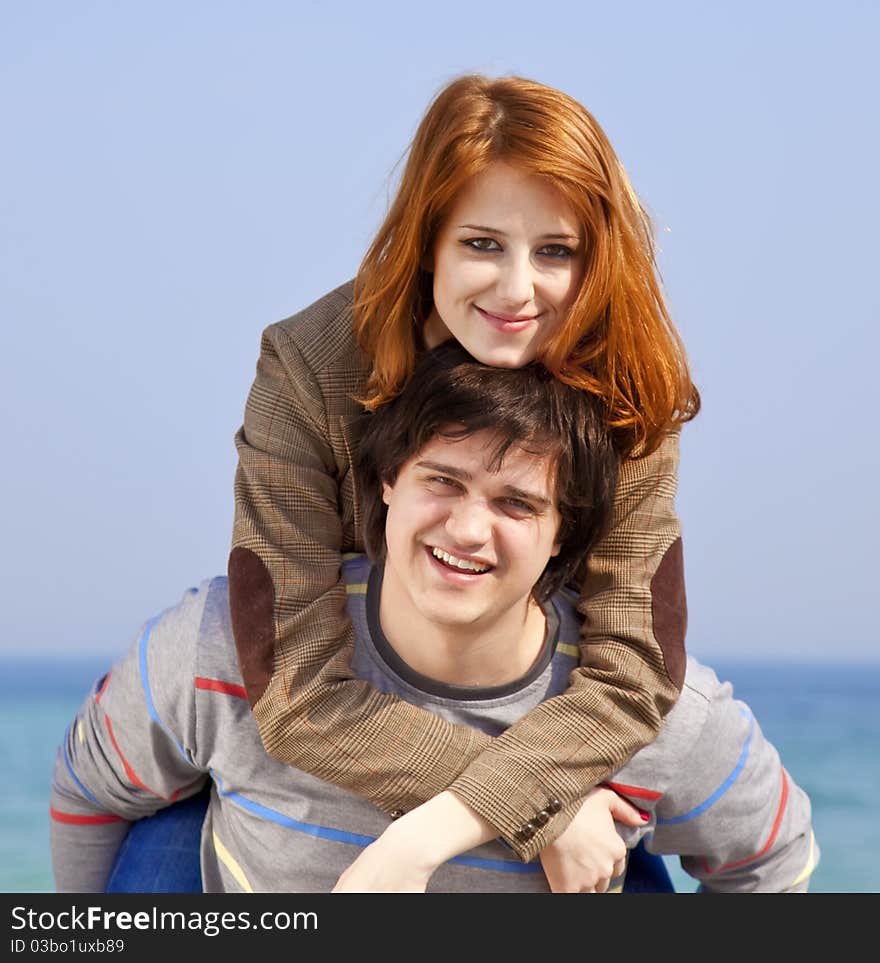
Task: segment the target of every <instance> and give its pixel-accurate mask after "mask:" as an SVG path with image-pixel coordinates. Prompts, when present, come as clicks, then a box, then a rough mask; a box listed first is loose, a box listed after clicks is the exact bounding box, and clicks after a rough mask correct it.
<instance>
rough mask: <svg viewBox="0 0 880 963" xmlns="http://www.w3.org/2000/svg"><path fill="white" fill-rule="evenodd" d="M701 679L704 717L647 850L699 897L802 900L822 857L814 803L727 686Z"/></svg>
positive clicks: (659, 809) (672, 779)
mask: <svg viewBox="0 0 880 963" xmlns="http://www.w3.org/2000/svg"><path fill="white" fill-rule="evenodd" d="M701 672H702V673H703V675H704V676H706V677H707V678H708V680H709V682H708V684H707V685H705V686H701V690H702V692H703V693H704V696H703V697H704V698H705V700H706V707H705V718H704V721H703V723H702V725H701V727H700V729H699V732H698V734H697V735H696V738H695V739H694V741H693V743H692V744H690V743H689V744H688V745H687V747H682V748H683V750H684V749H685V748H686V754H683V756H682V758H680V759H679V760H678V762H677V763H676V765H675V766H674V770H675V771H673V772H671V773H669V778H668V785H667V787H666V791H665V792H664V793H663V795H662V796H661V798H660V799H659V800H658V802H657V805H656V809H655V811H654V817H655V819H656V825H655V828H654V834H653V838H652V839H650V841H649V842H648V848H649V849H650V850H651V851H652V852H655V853H664V854H669V855H678V856H679V858H680V861H681V866H682V868H683V869H684V870H685V872H687V873H688V874H689V875H691V876H693V877H694V878H695V879H697V880H699V881H700V891H701V892H709V893H783V892H789V893H793V892H805V891H806V889H807V887H808V885H809V880H810V876H811V874H812V872H813V870H814V869H815V868H816V866H817V864H818V862H819V855H820V854H819V848H818V845H817V843H816V839H815V836H814V833H813V827H812V819H811V808H810V800H809V798H808V796H807V794H806V793H805V792H804V791H803V789H801V787H800V786H798V785H797V783H796V782H795V781H794V779H793V778H792V776H791V774H790V773H789V772H787V770H786V769H785V768H784V767H783V765H782V761H781V760H780V757H779V753H778V752H777V751H776V749H775V747H774V746H773V745H772V744H771V743H770V742H769V741H768V740H767V739H766V738H765V736H764V734H763V732H762V731H761V727H760V726H759V724H758V721H757V719H756V718H755V716H754V715H753V714H752V711H751V709H750V708H749V707H748V706H747V705H746V704H745V703H743V702H740V701H738V700H736V699H734V698H733V690H732V687H731V685H730V684H729V683H723V684H722V683H719V682H718V680H717V679H716V678H715V675H714V673H712V672H711V670H709V669H706V668H703V667H701Z"/></svg>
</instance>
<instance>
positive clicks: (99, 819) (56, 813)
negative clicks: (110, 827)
mask: <svg viewBox="0 0 880 963" xmlns="http://www.w3.org/2000/svg"><path fill="white" fill-rule="evenodd" d="M49 815H50V816H51V817H52V819H54V820H55V822H56V823H68V824H69V825H71V826H102V825H104V824H105V823H124V822H126V820H125V819H123V818H122V816H114V815H113V813H104V814H102V815H99V816H77V815H76V814H75V813H65V812H62V811H61V810H60V809H56V808H55V807H54V806H50V807H49Z"/></svg>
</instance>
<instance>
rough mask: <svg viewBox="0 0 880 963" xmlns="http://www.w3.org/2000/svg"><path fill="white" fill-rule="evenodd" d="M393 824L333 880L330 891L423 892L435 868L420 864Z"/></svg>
mask: <svg viewBox="0 0 880 963" xmlns="http://www.w3.org/2000/svg"><path fill="white" fill-rule="evenodd" d="M393 828H394V826H393V824H392V826H390V827H389V828H388V829H387V830H385V832H384V833H382V835H381V836H380V837H379V838H378V839H377V840H376V842H374V843H371V844H370V845H369V846H367V848H366V849H365V850H364V851H363V852H362V853H361V854H360V856H358V858H357V859H356V860H355V861H354V862H353V863H352V864H351V866H349V867H348V869H346V870H345V872H344V873H343V874H342V875H341V876H340V877H339V879H338V880H336V885H335V886H334V887H333V889H332V890H331V892H333V893H424V892H425V888H426V887H427V885H428V880H429V879H430V878H431V874H432V873H433V872H434V869H435V868H436V867H432V866H431V865H430V864H427V863H421V864H420V863H419V861H418V859H417V857H416V854H415V853H414V852H413V850H412V847H407V846H406V845H405V844H403V845H401V841H399V840H398V839H396V838H395V837H394V835H393V833H392V832H391V830H392V829H393Z"/></svg>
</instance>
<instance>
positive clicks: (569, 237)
mask: <svg viewBox="0 0 880 963" xmlns="http://www.w3.org/2000/svg"><path fill="white" fill-rule="evenodd" d="M458 226H459V229H460V230H464V231H482V232H483V233H484V234H497V235H498V236H499V237H507V232H506V231H502V230H501V229H500V228H497V227H487V226H486V225H485V224H459V225H458ZM540 238H541V240H542V241H580V239H581V236H580V234H564V233H563V234H541V235H540Z"/></svg>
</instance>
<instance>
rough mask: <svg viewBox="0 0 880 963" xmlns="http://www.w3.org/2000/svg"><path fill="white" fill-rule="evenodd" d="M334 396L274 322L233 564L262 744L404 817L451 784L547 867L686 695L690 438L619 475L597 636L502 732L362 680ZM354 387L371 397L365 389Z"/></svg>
mask: <svg viewBox="0 0 880 963" xmlns="http://www.w3.org/2000/svg"><path fill="white" fill-rule="evenodd" d="M307 310H311V311H312V313H313V314H315V315H318V316H319V320H320V325H318V328H319V329H320V330H326V331H328V332H329V331H331V329H332V328H333V326H334V325H336V324H337V323H338V316H339V315H341V314H342V313H344V312H346V311H347V317H348V318H349V319H350V313H351V307H350V300H346V299H345V298H344V297H342V296H340V295H339V293H338V292H336V293H334V295H333V296H330V297H329V298H325V299H322V301H321V302H318V304H317V305H314V306H312V309H307ZM321 312H324V314H323V315H322V314H321ZM349 324H350V321H349ZM330 337H331V335H330V334H329V333H328V334H327V338H328V340H329V338H330ZM349 337H350V335H349ZM329 390H331V389H330V388H328V386H327V384H326V383H322V382H321V381H320V379H319V378H318V377H317V375H316V373H315V370H314V365H312V364H310V363H307V362H306V361H305V360H304V358H303V352H302V350H301V349H300V348H299V347H298V346H297V344H296V343H294V341H293V339H292V338H291V336H290V333H289V331H287V330H286V329H284V328H282V327H281V326H279V325H273V326H271V327H270V328H268V329H267V330H266V331H265V332H264V336H263V340H262V347H261V353H260V357H259V360H258V363H257V373H256V378H255V381H254V383H253V386H252V388H251V391H250V394H249V397H248V401H247V406H246V410H245V417H244V424H243V427H242V429H241V430H240V431H239V433H238V435H237V437H236V445H237V449H238V455H239V464H238V468H237V471H236V479H235V526H234V532H233V544H232V551H231V554H230V559H229V583H230V605H231V610H232V623H233V630H234V634H235V640H236V646H237V649H238V656H239V663H240V666H241V670H242V675H243V678H244V680H245V686H246V688H247V691H248V696H249V699H250V702H251V705H252V708H253V711H254V715H255V718H256V720H257V723H258V726H259V729H260V734H261V738H262V740H263V744H264V746H265V747H266V749H267V751H268V752H269V753H270V754H271V755H273V756H274V757H276V758H278V759H280V760H281V761H283V762H285V763H288V764H291V765H294V766H296V767H298V768H299V769H302V770H304V771H306V772H308V773H311V774H312V775H314V776H317V777H319V778H321V779H325V780H327V781H330V782H333V783H335V784H336V785H339V786H342V787H344V788H346V789H349V790H351V791H353V792H355V793H357V794H358V795H360V796H362V797H365V798H367V799H369V800H370V801H371V802H373V803H374V804H375V805H377V806H379V807H380V808H382V809H383V810H385V811H386V812H388V813H393V812H394V811H398V812H406V811H408V810H410V809H412V808H414V807H415V806H417V805H419V804H420V803H422V802H425V801H426V800H428V799H430V798H432V797H433V796H435V795H436V794H437V793H439V792H441V791H443V790H444V789H447V788H451V789H452V790H453V791H454V792H455V793H456V794H457V795H459V796H460V797H461V798H462V799H463V800H464V801H465V802H466V803H468V805H470V806H471V808H473V809H474V810H475V811H476V812H477V813H479V814H480V815H481V816H483V817H484V818H486V819H487V820H488V821H489V822H490V823H492V824H493V825H494V826H495V827H496V829H497V830H498V832H499V835H501V836H502V837H503V838H505V839H506V840H507V841H508V842H509V843H510V845H511V846H512V847H513V848H514V850H515V851H516V852H517V853H518V854H519V855H520V857H521V858H522V859H524V860H528V859H531V858H532V857H533V856H534V855H535V854H536V853H537V852H539V851H540V850H541V849H542V848H543V847H544V846H546V845H547V844H548V843H550V842H551V841H552V840H553V839H555V838H556V837H557V836H558V835H559V834H560V833H561V832H562V831H563V829H564V828H565V826H566V825H567V823H568V821H569V820H570V818H571V816H572V815H573V813H574V812H575V811H576V808H577V804H578V801H579V799H580V798H581V797H582V796H583V794H584V793H585V792H586V791H587V790H589V789H590V788H591V787H592V786H593V785H595V784H596V783H597V782H600V781H601V780H602V779H604V778H605V777H606V776H607V775H608V774H609V773H610V772H612V771H614V770H616V769H617V768H619V767H620V765H622V763H623V762H624V761H626V760H627V759H628V758H629V757H630V756H631V755H632V754H633V753H635V752H636V751H637V750H638V749H640V748H641V747H642V746H644V745H646V744H647V743H648V742H650V741H651V740H652V739H653V738H654V736H655V735H656V733H657V730H658V728H659V726H660V722H661V720H662V718H663V716H664V715H665V713H666V712H667V711H668V709H669V707H670V706H671V705H672V704H673V703H674V701H675V698H676V696H677V693H678V687H679V686H680V684H681V672H682V666H683V662H684V656H683V651H684V645H683V638H684V623H685V601H684V590H683V582H682V564H681V542H680V537H679V534H680V533H679V526H678V520H677V517H676V515H675V511H674V507H673V498H674V492H675V485H676V472H677V460H678V437H677V435H670V436H669V438H668V439H667V440H666V441H665V442H664V444H663V445H662V446H661V447H660V449H659V450H658V451H657V452H655V453H654V454H652V455H650V456H647V457H645V458H641V459H637V460H634V461H632V462H627V463H626V465H625V466H624V468H623V470H622V472H621V478H620V482H619V484H618V490H617V497H616V500H615V512H614V522H613V529H612V531H610V533H609V534H608V535H607V536H606V538H605V539H604V541H603V542H602V544H601V545H600V546H599V549H598V551H597V552H596V553H595V555H594V559H595V561H594V562H592V563H591V565H590V568H589V569H588V571H587V572H586V576H585V588H584V595H583V598H582V611H583V613H584V615H585V618H586V629H585V632H586V635H585V643H586V644H585V645H584V646H583V647H582V666H581V668H580V669H578V670H577V671H576V672H575V673H574V674H573V676H572V685H571V688H570V689H569V690H568V691H567V692H566V693H565V694H564V695H561V696H559V697H557V698H555V699H552V700H550V701H549V702H546V703H543V704H542V705H541V706H539V707H537V708H536V709H535V710H533V711H532V712H531V713H529V714H528V715H527V716H526V717H524V718H523V719H522V720H520V721H519V722H518V723H517V724H516V725H514V726H512V727H511V728H510V729H509V730H508V731H507V732H506V733H505V734H504V735H503V736H501V737H499V738H498V739H495V740H490V739H489V738H488V737H486V736H485V735H484V734H482V733H479V732H477V731H476V730H471V729H468V728H466V727H463V726H455V725H452V724H450V723H448V722H445V721H443V720H441V719H440V718H439V717H436V716H433V715H431V714H430V713H428V712H426V711H424V710H421V709H417V708H415V707H414V706H412V705H410V704H409V703H407V702H405V701H402V700H400V699H399V698H397V697H395V696H390V695H387V694H382V693H378V692H376V691H375V690H374V689H373V688H372V687H370V686H369V685H368V684H366V683H364V682H362V681H360V680H357V679H355V678H354V677H353V674H352V672H351V669H350V658H351V651H352V646H353V640H354V637H353V632H352V628H351V625H350V623H349V621H348V619H347V618H346V616H345V613H344V605H345V585H344V583H343V582H342V580H341V575H340V568H341V555H342V553H343V552H344V551H352V550H358V549H360V548H361V546H360V545H359V544H357V543H356V542H349V543H348V544H346V543H345V542H344V537H343V536H344V528H345V526H344V524H343V516H344V515H345V514H346V513H348V515H349V516H350V515H351V513H352V512H355V513H356V509H355V508H352V505H351V504H350V502H352V501H354V500H356V493H355V492H354V485H353V482H352V479H351V477H350V474H351V473H350V470H349V466H348V465H342V464H341V463H340V461H341V460H340V454H339V445H338V444H334V443H333V442H332V441H331V435H332V434H333V433H334V432H335V431H336V430H337V425H336V423H335V422H334V420H333V418H332V417H330V416H328V410H329V409H330V407H331V406H330V405H329V404H328V401H327V397H326V394H327V392H328V391H329ZM338 390H345V391H348V392H349V393H351V394H355V393H357V392H358V391H362V390H363V383H362V381H361V382H356V381H353V380H351V379H349V382H348V383H346V384H343V385H341V386H340V387H339V389H338ZM349 455H350V453H349Z"/></svg>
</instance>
